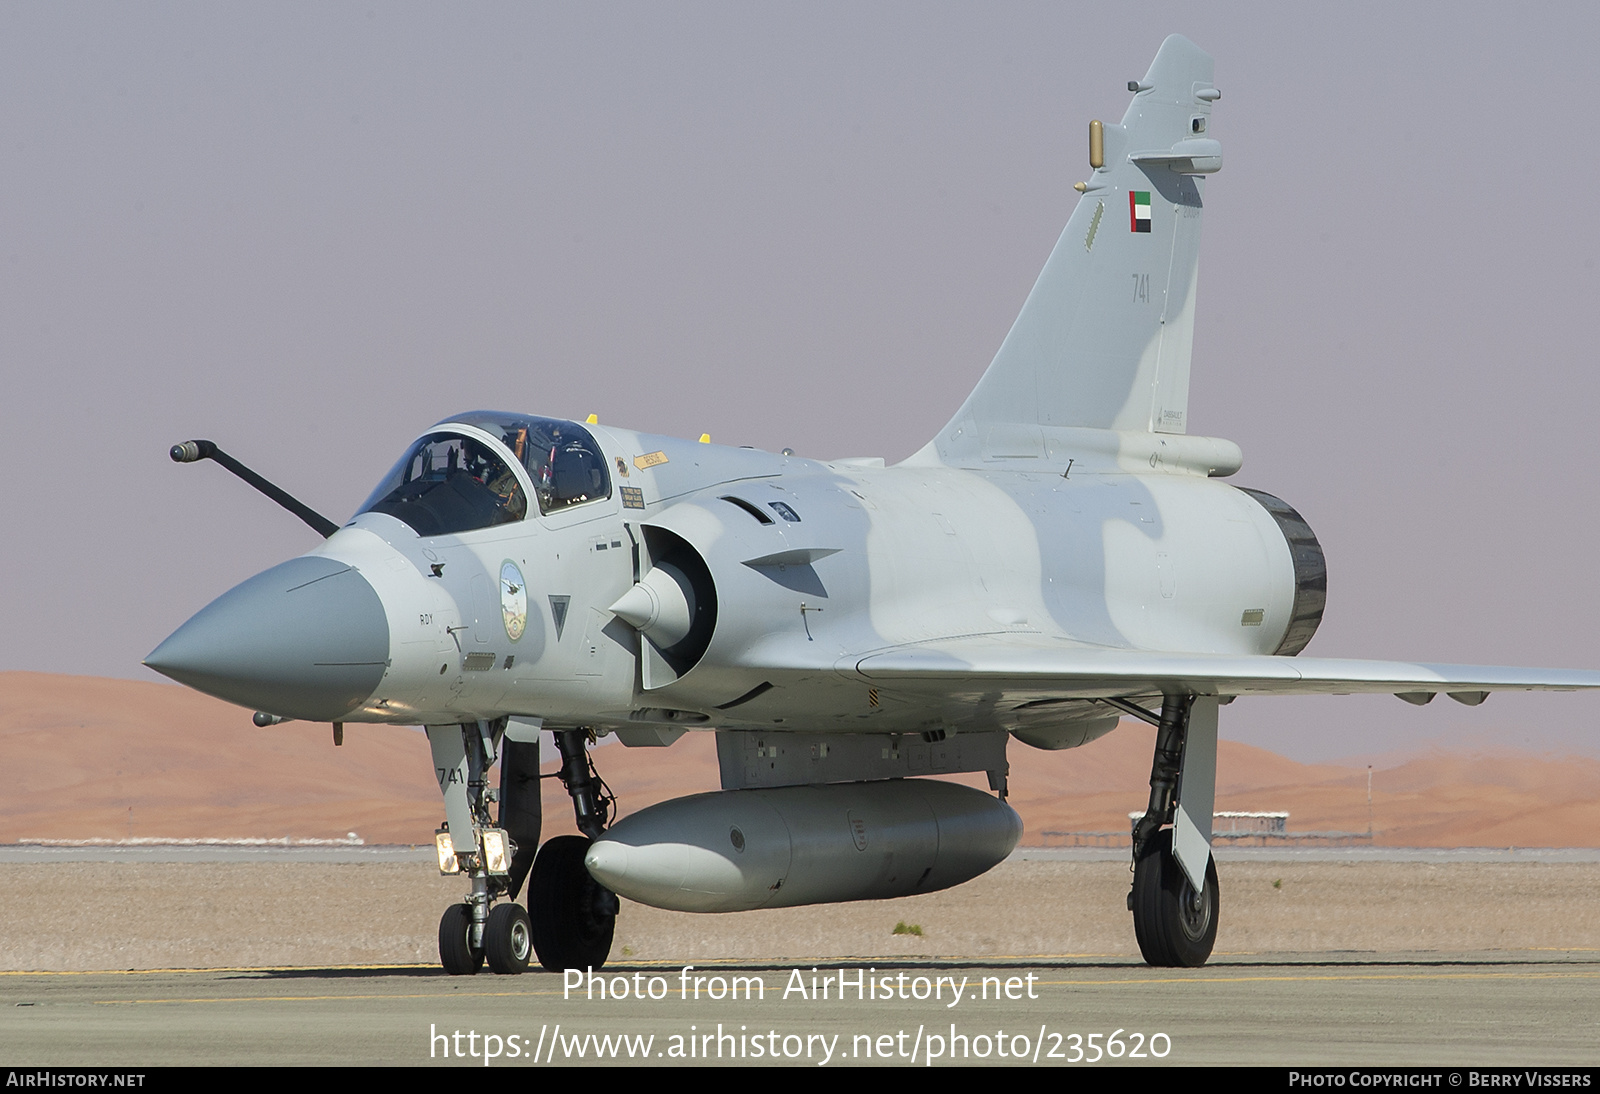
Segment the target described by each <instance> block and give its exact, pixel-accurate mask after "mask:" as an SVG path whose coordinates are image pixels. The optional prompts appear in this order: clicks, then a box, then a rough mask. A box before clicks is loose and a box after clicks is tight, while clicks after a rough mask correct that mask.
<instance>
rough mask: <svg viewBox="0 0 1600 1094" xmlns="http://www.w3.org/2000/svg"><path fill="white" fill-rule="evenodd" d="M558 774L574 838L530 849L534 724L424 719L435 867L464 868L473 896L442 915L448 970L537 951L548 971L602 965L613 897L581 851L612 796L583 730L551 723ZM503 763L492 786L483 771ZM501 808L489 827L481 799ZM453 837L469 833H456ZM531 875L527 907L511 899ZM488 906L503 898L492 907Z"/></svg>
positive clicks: (535, 798)
mask: <svg viewBox="0 0 1600 1094" xmlns="http://www.w3.org/2000/svg"><path fill="white" fill-rule="evenodd" d="M555 740H556V747H557V749H558V750H559V751H560V753H561V760H562V766H561V771H560V773H559V778H560V779H561V782H562V784H563V785H564V786H565V787H566V788H567V793H568V794H569V795H570V796H571V798H572V802H573V808H574V810H575V812H576V813H577V820H578V827H579V828H580V829H581V830H582V831H583V832H584V835H583V836H557V837H555V838H554V839H552V840H550V841H549V842H548V843H546V844H545V845H544V848H543V850H540V851H538V853H537V855H536V854H535V848H538V846H539V832H540V827H541V823H542V816H541V805H540V799H539V738H538V726H537V724H534V723H531V722H517V721H513V722H509V723H508V721H507V720H506V719H503V718H502V719H500V720H498V721H495V722H476V723H469V724H465V725H460V726H454V725H450V726H429V727H428V742H429V745H430V747H431V749H432V751H433V764H434V771H435V774H436V775H437V776H438V779H439V789H440V790H441V791H442V792H443V794H444V799H445V818H446V820H445V824H444V825H443V826H442V827H441V828H440V829H439V831H438V832H437V833H436V834H435V841H436V843H437V846H438V852H439V870H440V872H441V873H444V874H464V875H465V876H466V878H467V880H468V881H469V882H470V884H471V891H470V892H469V893H468V894H467V898H466V900H465V901H464V902H462V903H460V904H452V905H451V906H450V907H448V908H446V909H445V912H444V915H443V916H442V917H441V918H440V920H439V963H440V965H442V966H443V968H444V971H445V972H447V973H449V974H451V975H452V976H471V975H474V974H475V973H477V972H478V971H480V970H481V969H482V968H483V965H484V962H485V961H487V962H488V964H489V968H490V969H492V970H493V971H494V972H496V973H500V974H502V975H514V974H516V973H520V972H524V971H526V970H527V968H528V966H529V964H530V963H531V960H532V959H533V957H534V956H536V955H537V957H538V959H539V963H540V964H541V965H543V966H544V967H545V968H547V969H551V970H561V969H567V968H587V967H589V966H594V967H599V966H600V965H603V964H604V963H605V961H606V958H607V957H608V956H609V955H610V952H611V939H612V932H613V929H614V926H615V923H616V915H617V907H618V905H617V898H616V895H615V894H613V893H612V892H610V891H609V890H607V889H606V888H605V887H604V886H602V885H600V884H599V883H598V882H596V881H595V880H594V879H593V878H592V877H590V876H589V872H588V870H587V869H585V868H584V865H583V859H584V855H585V854H586V853H587V852H588V849H589V843H590V841H591V840H593V839H594V838H595V837H597V836H599V835H600V833H601V832H603V831H604V830H605V827H606V825H607V824H608V823H609V822H610V819H611V813H612V809H613V806H614V805H615V799H614V798H613V797H612V795H611V792H610V791H609V790H608V789H607V788H606V785H605V783H604V782H602V781H601V780H600V777H599V776H598V775H597V774H596V773H595V770H594V765H593V763H592V762H591V761H590V759H589V755H588V749H587V745H588V732H587V731H586V730H576V729H574V730H557V731H556V732H555ZM496 758H498V759H499V762H500V787H499V790H498V792H497V791H495V790H493V789H491V788H489V786H488V784H487V772H488V770H489V768H490V767H492V766H493V765H494V762H495V760H496ZM495 803H498V805H499V818H498V821H499V823H498V825H493V824H491V823H490V819H489V806H490V805H491V804H495ZM455 833H471V835H470V836H469V837H468V839H465V840H458V839H457V838H456V837H455V835H454V834H455ZM524 881H527V882H528V899H527V903H528V909H527V910H526V911H524V910H523V908H522V907H521V906H520V905H518V904H516V903H515V901H516V898H517V895H518V893H519V891H520V890H521V888H522V883H523V882H524ZM496 901H502V902H501V903H498V904H496V903H495V902H496Z"/></svg>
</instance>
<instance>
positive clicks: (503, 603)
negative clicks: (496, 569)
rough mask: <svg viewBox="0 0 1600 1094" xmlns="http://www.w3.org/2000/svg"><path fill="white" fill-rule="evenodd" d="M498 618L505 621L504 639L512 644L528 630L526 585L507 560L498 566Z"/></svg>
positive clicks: (511, 563) (519, 573) (514, 564)
mask: <svg viewBox="0 0 1600 1094" xmlns="http://www.w3.org/2000/svg"><path fill="white" fill-rule="evenodd" d="M500 616H501V618H502V619H504V620H505V624H506V637H507V638H509V639H511V641H513V642H515V641H516V640H517V639H519V638H521V637H522V632H523V631H525V630H527V629H528V584H527V582H525V581H523V580H522V571H521V570H519V569H517V564H516V563H515V562H512V561H511V560H510V559H509V558H508V559H506V560H505V561H504V562H502V563H501V564H500Z"/></svg>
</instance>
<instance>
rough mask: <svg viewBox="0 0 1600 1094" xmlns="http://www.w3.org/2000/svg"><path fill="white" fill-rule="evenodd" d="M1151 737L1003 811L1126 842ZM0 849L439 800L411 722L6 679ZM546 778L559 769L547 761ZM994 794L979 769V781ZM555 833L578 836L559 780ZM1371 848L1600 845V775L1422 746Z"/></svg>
mask: <svg viewBox="0 0 1600 1094" xmlns="http://www.w3.org/2000/svg"><path fill="white" fill-rule="evenodd" d="M1153 732H1154V731H1153V730H1151V729H1150V728H1149V727H1147V726H1145V725H1143V724H1142V723H1138V722H1128V721H1125V722H1124V723H1123V725H1122V726H1121V727H1120V728H1119V729H1118V730H1116V731H1115V732H1113V733H1111V734H1110V735H1108V736H1106V737H1103V738H1101V739H1100V740H1098V741H1095V742H1093V743H1092V744H1089V745H1087V746H1085V747H1083V748H1079V749H1072V750H1069V751H1065V752H1054V753H1052V752H1040V751H1037V750H1034V749H1031V748H1028V747H1026V746H1024V745H1021V744H1015V743H1014V744H1013V745H1012V747H1011V750H1010V763H1011V779H1010V793H1011V797H1010V801H1011V804H1012V805H1013V806H1015V807H1016V809H1017V811H1018V812H1019V813H1020V814H1021V815H1022V818H1023V823H1024V826H1025V832H1026V835H1025V836H1024V839H1023V842H1024V843H1025V844H1030V845H1039V844H1051V843H1059V842H1063V840H1062V838H1061V837H1060V836H1057V835H1052V833H1064V832H1082V831H1105V832H1123V831H1126V830H1127V827H1128V821H1127V814H1128V812H1129V811H1130V810H1137V809H1142V808H1143V807H1144V803H1145V798H1146V795H1147V793H1148V780H1149V770H1150V768H1149V765H1150V751H1151V744H1152V735H1153ZM596 762H597V765H598V767H599V770H600V773H601V775H602V776H603V777H604V778H605V779H606V781H607V782H608V783H609V784H610V785H611V787H612V788H613V789H614V790H615V791H616V793H617V796H618V800H619V805H620V808H621V811H622V812H623V813H624V814H626V813H629V812H633V811H635V810H637V809H641V808H643V807H644V806H647V805H651V804H653V803H655V802H658V801H662V800H665V799H667V798H671V797H676V796H678V795H680V794H689V793H696V792H699V791H705V790H715V789H717V785H718V784H717V768H716V759H715V746H714V742H713V741H712V739H711V735H710V734H706V733H690V734H688V735H687V736H686V737H685V738H683V739H682V740H680V741H679V742H678V743H677V744H675V745H673V746H672V747H671V748H666V749H659V748H653V749H629V748H621V747H618V746H615V745H607V746H605V747H602V748H601V749H599V750H598V751H597V756H596ZM0 763H3V764H4V770H5V771H6V772H7V773H8V775H9V779H8V788H7V791H6V793H5V794H4V795H0V844H4V843H15V842H17V841H19V840H29V839H85V838H100V839H107V838H110V839H125V838H129V837H146V838H151V837H154V838H199V837H235V838H238V837H282V836H290V837H295V838H302V839H306V838H312V839H316V838H320V839H328V838H340V837H346V836H347V835H348V834H349V833H351V832H354V833H356V834H357V835H358V836H359V838H360V839H361V840H362V841H363V842H365V843H367V844H415V843H427V842H430V841H431V840H432V838H433V831H434V828H435V827H437V825H438V823H439V821H440V818H441V815H442V805H441V802H440V800H439V795H438V791H437V789H436V788H435V787H434V785H433V781H432V778H431V775H430V772H431V770H432V764H431V761H430V759H429V755H428V746H427V741H426V740H425V739H424V737H423V735H422V734H421V733H420V732H419V731H417V730H414V729H409V728H398V727H389V726H361V725H350V726H346V727H345V736H344V745H343V746H342V747H339V748H335V747H334V746H333V742H332V733H331V730H330V727H329V726H327V725H322V724H309V723H293V722H291V723H287V724H284V725H279V726H273V727H271V728H269V729H258V728H256V727H255V726H254V725H253V724H252V723H251V721H250V714H249V712H248V711H244V710H240V709H239V708H237V707H232V706H229V705H227V704H225V703H222V702H220V701H218V700H215V699H210V698H207V697H206V696H204V695H200V694H198V693H196V692H193V691H190V690H188V689H187V688H180V687H177V686H175V685H168V684H158V683H143V682H137V681H128V680H109V679H102V678H96V677H78V676H58V675H51V674H44V673H23V672H8V673H0ZM1217 766H1218V785H1217V808H1219V809H1240V810H1287V811H1288V812H1289V814H1290V818H1289V826H1290V830H1291V831H1295V832H1311V831H1344V832H1358V833H1365V832H1366V831H1367V830H1368V824H1369V812H1368V803H1367V791H1366V784H1367V771H1366V769H1365V768H1364V767H1361V768H1354V767H1341V766H1338V765H1332V764H1320V765H1317V764H1301V763H1296V762H1294V761H1293V760H1289V759H1286V758H1284V757H1282V756H1278V755H1275V754H1273V753H1271V752H1268V751H1266V750H1264V749H1259V748H1252V747H1250V746H1248V745H1242V744H1237V743H1235V742H1230V741H1224V742H1222V744H1221V746H1220V748H1219V755H1218V764H1217ZM546 770H553V765H547V766H546ZM964 781H968V782H970V783H971V784H972V785H975V786H983V785H985V784H984V781H983V778H982V776H976V777H972V778H970V779H968V780H964ZM545 816H546V822H545V824H546V828H545V833H546V835H553V834H556V833H559V832H568V831H573V830H574V829H573V827H572V822H571V817H572V811H571V808H570V806H569V804H568V803H567V801H566V798H565V795H564V793H563V792H562V791H561V789H560V786H559V784H558V783H557V782H556V781H555V780H553V779H552V780H549V781H548V782H547V783H546V785H545ZM1370 823H1371V826H1372V830H1373V833H1374V838H1373V842H1374V843H1375V844H1377V845H1379V846H1397V847H1452V846H1457V847H1458V846H1480V847H1509V846H1515V847H1595V846H1600V762H1597V761H1595V760H1591V759H1587V758H1583V757H1557V756H1539V755H1529V754H1525V753H1516V752H1509V751H1507V752H1501V753H1475V754H1466V755H1458V754H1453V753H1445V752H1430V753H1424V754H1419V755H1415V756H1412V757H1409V758H1406V759H1404V760H1403V761H1401V762H1397V763H1396V764H1395V765H1393V766H1389V767H1386V768H1383V769H1381V770H1377V771H1375V772H1374V774H1373V780H1372V805H1371V812H1370Z"/></svg>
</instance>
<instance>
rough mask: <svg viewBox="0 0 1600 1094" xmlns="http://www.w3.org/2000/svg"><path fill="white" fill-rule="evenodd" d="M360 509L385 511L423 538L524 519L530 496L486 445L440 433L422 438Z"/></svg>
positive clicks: (365, 511)
mask: <svg viewBox="0 0 1600 1094" xmlns="http://www.w3.org/2000/svg"><path fill="white" fill-rule="evenodd" d="M360 512H363V513H387V514H389V515H390V516H392V517H396V518H398V519H399V520H403V521H405V522H406V523H407V524H409V525H410V526H411V527H412V529H413V530H415V531H416V533H417V534H418V535H419V536H443V535H451V534H453V533H456V532H467V531H471V530H472V529H474V528H488V527H491V526H492V525H496V524H509V523H511V522H512V521H518V520H521V519H522V518H523V517H525V516H527V515H528V498H527V494H526V492H525V491H524V490H523V489H522V484H521V483H520V482H518V481H517V476H516V473H515V472H514V471H512V470H511V467H510V466H509V465H508V464H507V463H506V462H505V460H503V459H501V458H500V457H499V456H498V455H496V454H495V452H494V451H493V449H491V448H490V447H489V446H488V445H486V444H484V443H483V442H481V441H476V440H473V439H472V438H471V437H464V436H462V435H461V434H459V433H442V432H441V433H430V434H428V435H427V436H426V437H423V438H422V440H420V441H418V442H417V443H416V444H415V445H414V446H413V447H412V449H411V451H410V452H408V453H407V454H406V456H405V458H404V459H402V460H401V461H400V462H399V463H397V464H395V466H394V470H392V471H390V472H389V475H388V477H387V478H385V479H384V480H383V483H382V484H381V485H380V486H379V487H378V488H377V489H376V490H374V491H373V492H372V496H371V497H369V498H368V499H367V500H366V503H365V504H363V505H362V506H361V509H360Z"/></svg>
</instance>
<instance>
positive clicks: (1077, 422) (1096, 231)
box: [933, 34, 1222, 460]
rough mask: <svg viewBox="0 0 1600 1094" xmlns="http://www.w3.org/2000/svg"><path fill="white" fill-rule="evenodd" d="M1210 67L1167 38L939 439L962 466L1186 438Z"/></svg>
mask: <svg viewBox="0 0 1600 1094" xmlns="http://www.w3.org/2000/svg"><path fill="white" fill-rule="evenodd" d="M1211 73H1212V61H1211V58H1210V56H1208V55H1207V54H1206V53H1204V52H1202V51H1201V50H1200V48H1199V47H1198V46H1196V45H1195V44H1194V43H1193V42H1190V41H1189V40H1188V39H1187V38H1183V37H1181V36H1179V35H1176V34H1175V35H1173V36H1172V37H1170V38H1168V39H1167V40H1166V41H1165V42H1163V43H1162V45H1161V49H1160V51H1159V52H1158V53H1157V54H1156V58H1155V60H1154V61H1153V62H1152V63H1151V65H1150V71H1149V73H1148V74H1147V75H1146V76H1145V78H1144V79H1143V80H1141V81H1139V83H1138V84H1137V85H1130V90H1134V89H1135V86H1136V88H1137V90H1135V94H1134V96H1133V101H1132V102H1131V103H1130V104H1129V106H1128V110H1127V113H1126V114H1124V115H1123V118H1122V123H1121V124H1120V125H1106V126H1105V127H1104V162H1103V166H1099V167H1097V168H1096V170H1095V171H1094V173H1093V175H1092V176H1091V178H1090V180H1089V182H1088V183H1086V184H1084V185H1083V191H1084V193H1083V197H1082V198H1080V199H1079V201H1078V205H1077V208H1076V209H1075V210H1074V212H1073V214H1072V217H1071V219H1070V220H1069V221H1068V222H1067V227H1066V229H1065V231H1063V232H1062V234H1061V238H1060V240H1058V241H1057V243H1056V246H1055V250H1054V251H1053V252H1051V255H1050V259H1049V261H1048V262H1046V263H1045V267H1044V270H1043V272H1042V273H1040V275H1039V280H1038V281H1037V282H1036V283H1035V284H1034V286H1033V291H1032V292H1031V293H1029V294H1028V300H1027V302H1026V303H1025V304H1024V305H1023V306H1022V312H1021V314H1020V315H1018V316H1017V320H1016V322H1015V323H1014V324H1013V325H1012V327H1011V332H1010V334H1008V335H1007V336H1006V340H1005V342H1004V343H1003V344H1002V345H1001V346H1000V352H999V353H997V354H996V355H995V358H994V361H993V362H992V363H991V364H990V365H989V368H988V371H986V372H985V373H984V374H983V378H982V379H981V380H980V381H979V382H978V386H977V388H976V389H974V391H973V392H972V394H971V395H970V396H969V397H968V398H967V401H966V403H965V404H964V405H963V406H962V408H961V410H960V411H958V412H957V414H956V416H955V418H954V419H952V420H951V422H950V424H949V425H947V426H946V427H945V428H944V429H943V430H941V431H940V434H939V436H938V437H937V438H936V439H935V440H934V442H933V447H934V448H935V449H936V450H937V452H938V453H939V455H940V457H942V458H945V459H950V458H955V459H958V460H965V459H971V458H974V457H977V458H996V457H1006V456H1043V455H1045V454H1046V451H1047V450H1053V449H1056V448H1058V447H1059V446H1058V444H1056V443H1052V437H1053V436H1054V437H1055V438H1056V439H1059V438H1060V434H1058V433H1056V430H1059V429H1062V428H1074V427H1076V428H1078V429H1110V430H1121V431H1144V432H1151V433H1169V434H1171V433H1183V432H1184V431H1185V429H1186V427H1187V418H1188V403H1189V353H1190V345H1191V342H1192V338H1193V333H1194V304H1195V283H1196V268H1197V263H1198V259H1199V246H1200V214H1201V210H1202V202H1201V192H1202V182H1203V179H1201V178H1198V177H1196V176H1199V175H1205V174H1209V173H1211V172H1213V171H1216V170H1218V169H1219V168H1220V167H1221V166H1222V146H1221V145H1220V144H1219V143H1218V142H1217V141H1216V140H1214V139H1213V138H1212V137H1211V136H1210V134H1209V133H1208V132H1207V128H1208V125H1209V121H1210V115H1211V105H1212V103H1213V102H1214V101H1215V100H1216V99H1217V98H1218V93H1217V91H1216V89H1215V88H1214V87H1213V86H1212V83H1211Z"/></svg>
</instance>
